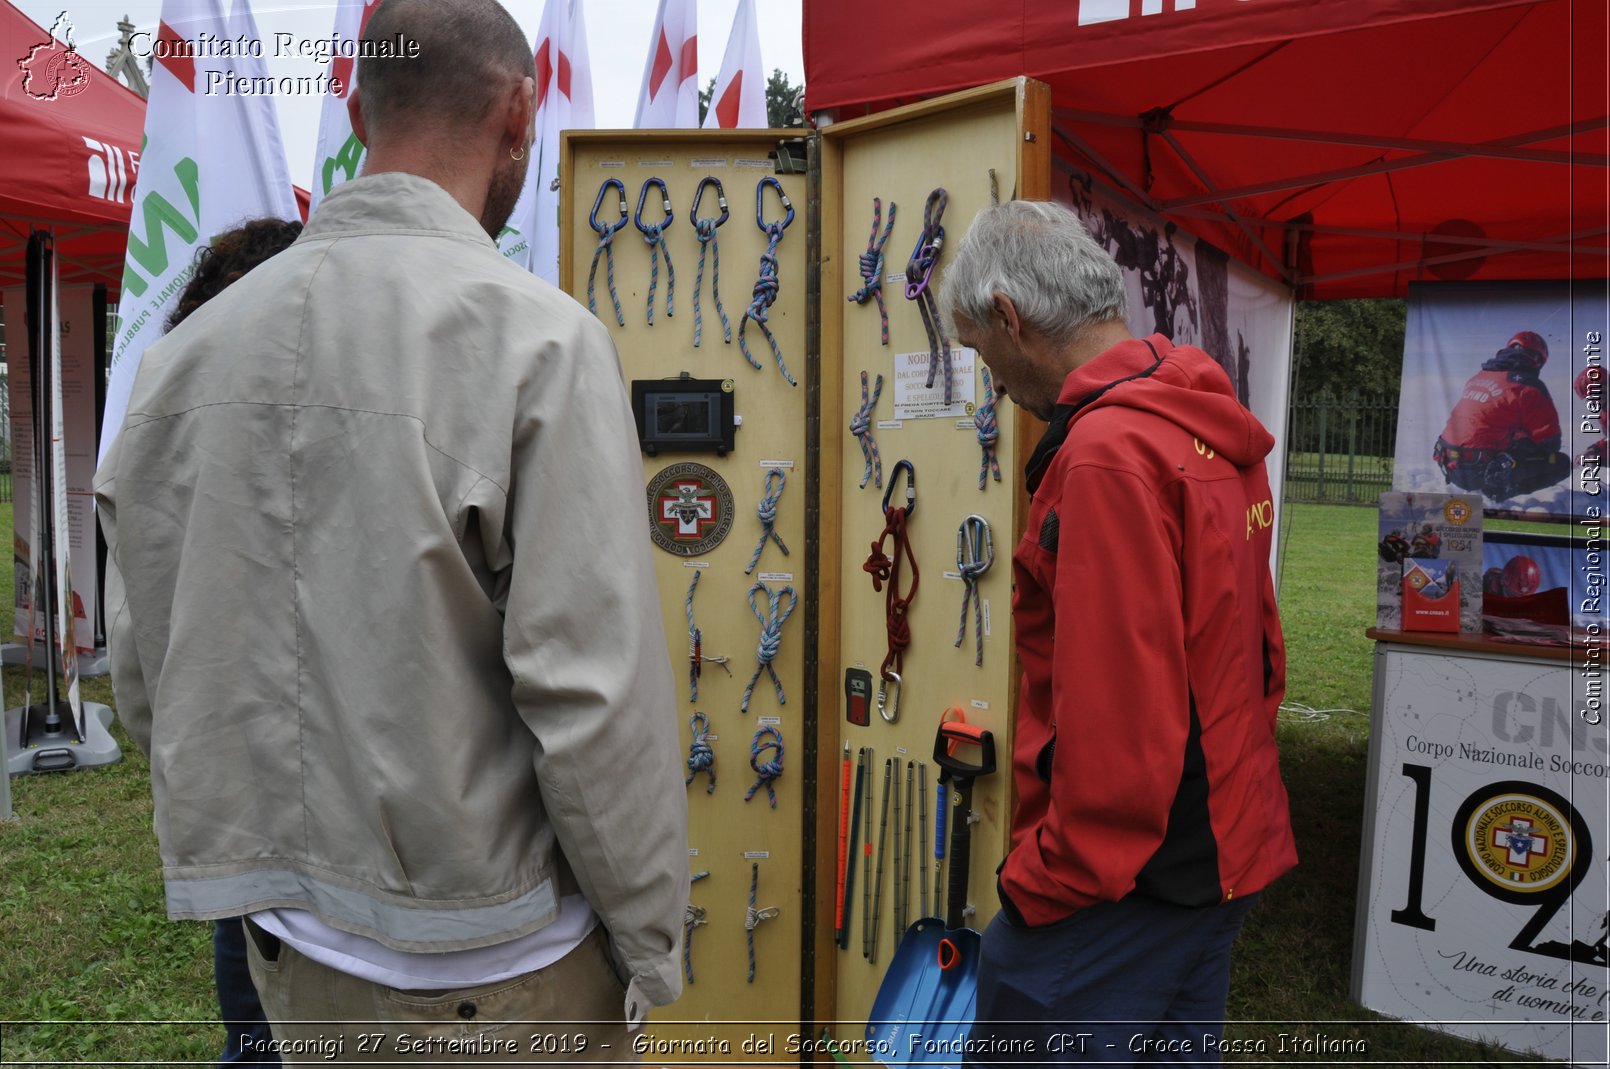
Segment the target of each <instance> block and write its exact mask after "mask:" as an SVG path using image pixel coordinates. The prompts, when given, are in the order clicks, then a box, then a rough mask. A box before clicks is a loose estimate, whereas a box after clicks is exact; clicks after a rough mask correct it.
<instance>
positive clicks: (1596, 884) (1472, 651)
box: [1352, 630, 1610, 1065]
mask: <svg viewBox="0 0 1610 1069" xmlns="http://www.w3.org/2000/svg"><path fill="white" fill-rule="evenodd" d="M1369 635H1370V637H1371V638H1373V639H1375V640H1376V642H1377V645H1376V652H1375V694H1374V712H1373V719H1372V721H1371V731H1370V752H1369V778H1368V783H1367V786H1366V792H1365V811H1364V838H1363V847H1362V851H1361V858H1360V872H1359V891H1358V914H1357V921H1356V927H1355V943H1354V955H1353V985H1352V991H1353V997H1354V998H1356V999H1357V1000H1358V1001H1359V1002H1360V1003H1361V1004H1362V1005H1364V1006H1365V1007H1367V1008H1369V1009H1372V1010H1376V1011H1378V1012H1380V1013H1383V1014H1387V1015H1390V1016H1392V1017H1398V1018H1402V1019H1404V1020H1407V1021H1412V1022H1415V1023H1419V1024H1424V1025H1427V1026H1428V1027H1433V1028H1438V1029H1441V1030H1443V1031H1447V1032H1451V1033H1454V1034H1457V1035H1462V1036H1467V1037H1470V1038H1482V1039H1486V1040H1489V1041H1492V1042H1496V1043H1499V1044H1502V1045H1503V1046H1505V1047H1508V1048H1511V1049H1513V1050H1516V1051H1535V1052H1537V1053H1539V1054H1542V1055H1545V1056H1546V1057H1548V1058H1550V1059H1556V1060H1561V1061H1569V1062H1574V1063H1576V1064H1579V1065H1604V1064H1605V1062H1606V1035H1607V1030H1610V1025H1607V1024H1606V1021H1607V1020H1610V990H1607V989H1610V973H1607V964H1610V958H1607V952H1606V934H1607V932H1606V927H1605V925H1606V922H1607V919H1610V899H1607V896H1610V890H1607V883H1606V866H1605V857H1606V850H1607V849H1610V795H1607V791H1610V779H1607V773H1606V764H1607V760H1610V758H1607V739H1610V727H1607V724H1606V722H1605V719H1604V715H1603V714H1604V693H1603V690H1602V681H1603V676H1604V672H1603V666H1604V664H1605V661H1604V659H1603V657H1602V656H1599V657H1597V658H1590V657H1589V654H1588V651H1584V650H1580V649H1576V650H1569V649H1558V648H1546V647H1531V646H1516V645H1512V644H1505V643H1500V642H1493V641H1484V640H1479V639H1474V638H1460V637H1457V636H1453V635H1432V634H1424V633H1420V634H1417V633H1410V632H1394V631H1376V630H1371V631H1370V632H1369ZM1597 652H1598V653H1600V654H1601V655H1602V653H1603V652H1604V651H1602V650H1600V651H1597ZM1585 666H1586V667H1587V668H1596V669H1597V675H1596V678H1595V673H1594V672H1593V671H1585V670H1584V668H1585ZM1594 721H1597V722H1596V723H1595V722H1594Z"/></svg>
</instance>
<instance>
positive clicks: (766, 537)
mask: <svg viewBox="0 0 1610 1069" xmlns="http://www.w3.org/2000/svg"><path fill="white" fill-rule="evenodd" d="M774 479H775V480H776V485H775V486H774V485H773V480H774ZM787 483H788V477H787V476H786V475H784V474H783V469H782V468H767V469H766V481H765V483H764V484H763V485H762V487H761V496H760V505H759V506H758V507H757V508H756V509H755V514H756V515H758V516H759V517H760V527H761V531H760V541H759V542H757V543H755V552H754V555H753V556H751V557H750V558H749V567H747V568H745V569H744V574H745V575H748V574H749V573H751V572H753V571H754V570H755V565H757V564H759V563H760V554H761V551H762V550H764V549H765V548H766V543H767V541H773V542H776V543H777V548H778V549H780V550H782V551H783V556H785V557H786V556H788V555H789V554H788V546H787V545H786V544H785V543H784V542H783V536H782V535H780V534H778V533H777V503H778V502H779V501H781V500H782V497H783V487H784V486H786V485H787Z"/></svg>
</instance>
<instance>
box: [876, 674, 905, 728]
mask: <svg viewBox="0 0 1610 1069" xmlns="http://www.w3.org/2000/svg"><path fill="white" fill-rule="evenodd" d="M890 683H893V684H894V712H892V713H891V712H889V710H888V708H887V705H888V699H889V684H890ZM878 715H879V716H881V717H883V719H884V721H885V722H887V723H890V724H892V723H894V722H895V721H897V720H899V719H900V673H899V672H884V673H882V676H881V678H879V680H878Z"/></svg>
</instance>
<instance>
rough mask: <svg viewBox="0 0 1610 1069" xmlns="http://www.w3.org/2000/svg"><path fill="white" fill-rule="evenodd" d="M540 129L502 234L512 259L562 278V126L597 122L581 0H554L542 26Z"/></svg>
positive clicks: (500, 245)
mask: <svg viewBox="0 0 1610 1069" xmlns="http://www.w3.org/2000/svg"><path fill="white" fill-rule="evenodd" d="M534 55H535V56H536V61H537V101H536V103H537V134H536V140H535V141H533V142H532V144H531V149H530V152H531V164H530V166H529V168H528V169H527V170H526V180H525V188H524V189H522V190H521V191H520V200H519V201H518V202H517V203H516V204H515V206H514V211H513V212H511V213H510V214H509V220H508V222H507V223H505V224H504V227H503V233H502V234H501V235H499V237H498V248H500V249H502V250H503V255H505V256H507V257H508V258H509V259H510V260H513V261H514V262H515V263H517V264H520V265H521V266H522V267H526V268H529V269H530V270H531V271H532V273H534V274H536V275H537V276H538V277H539V278H542V279H545V280H546V281H548V282H552V283H554V284H555V285H557V284H558V282H559V131H561V130H591V129H592V128H593V125H594V122H593V73H592V63H591V61H590V60H589V59H588V56H587V22H586V19H585V18H584V17H583V16H582V3H581V0H548V3H547V6H545V7H544V8H543V9H542V24H541V25H540V26H539V27H538V29H537V47H536V49H535V51H534Z"/></svg>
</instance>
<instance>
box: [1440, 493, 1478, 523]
mask: <svg viewBox="0 0 1610 1069" xmlns="http://www.w3.org/2000/svg"><path fill="white" fill-rule="evenodd" d="M1442 515H1443V518H1444V519H1446V520H1447V521H1448V522H1449V523H1451V524H1454V525H1455V526H1457V527H1463V526H1464V525H1465V524H1466V523H1468V522H1470V516H1471V509H1470V502H1468V501H1466V500H1465V499H1464V498H1462V497H1453V498H1449V499H1448V503H1447V504H1446V505H1444V506H1442Z"/></svg>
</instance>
